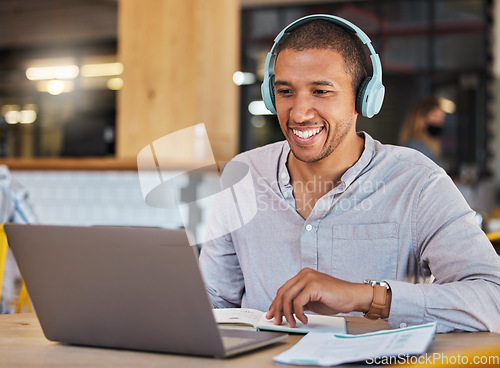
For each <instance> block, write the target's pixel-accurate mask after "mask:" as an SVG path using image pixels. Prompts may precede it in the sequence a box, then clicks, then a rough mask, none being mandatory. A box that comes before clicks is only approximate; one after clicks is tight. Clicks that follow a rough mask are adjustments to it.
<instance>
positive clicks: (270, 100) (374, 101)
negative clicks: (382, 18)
mask: <svg viewBox="0 0 500 368" xmlns="http://www.w3.org/2000/svg"><path fill="white" fill-rule="evenodd" d="M321 19H322V20H327V21H329V22H332V23H335V24H337V25H339V26H341V27H342V28H344V29H345V30H347V31H349V32H352V33H355V34H356V35H357V36H358V37H359V39H360V40H361V42H363V44H364V45H366V46H367V47H368V49H369V50H370V60H371V62H372V68H373V75H372V77H368V78H366V79H365V80H364V81H363V82H362V83H361V86H360V88H359V90H358V91H357V96H356V110H357V111H358V112H359V113H361V114H362V115H363V116H366V117H368V118H371V117H373V116H374V115H376V114H378V112H379V111H380V109H381V107H382V103H383V100H384V95H385V87H384V85H383V84H382V64H381V62H380V57H379V55H378V54H377V53H376V52H375V49H374V48H373V46H372V44H371V41H370V38H369V37H368V36H367V35H366V33H364V32H363V31H362V30H361V29H360V28H359V27H357V26H356V25H354V24H352V23H351V22H349V21H348V20H345V19H343V18H340V17H337V16H334V15H329V14H316V15H308V16H305V17H302V18H300V19H297V20H296V21H294V22H292V23H290V24H289V25H288V26H286V27H285V28H284V29H283V30H281V32H280V33H278V35H277V36H276V38H275V39H274V44H273V46H272V48H271V51H269V53H268V54H267V56H266V62H265V68H264V81H263V82H262V86H261V92H262V98H263V100H264V103H265V105H266V107H267V109H268V110H270V111H271V112H272V113H273V114H276V106H275V96H274V64H275V62H276V57H277V55H276V53H275V49H276V47H277V45H278V43H279V41H280V40H281V39H282V38H283V36H284V35H285V34H286V33H290V32H292V31H293V30H294V29H296V28H298V27H299V26H301V25H303V24H305V23H308V22H311V21H313V20H321Z"/></svg>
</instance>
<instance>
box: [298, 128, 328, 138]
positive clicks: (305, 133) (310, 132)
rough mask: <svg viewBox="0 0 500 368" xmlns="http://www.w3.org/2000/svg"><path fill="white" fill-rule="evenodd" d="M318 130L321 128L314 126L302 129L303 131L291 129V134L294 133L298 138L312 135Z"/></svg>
mask: <svg viewBox="0 0 500 368" xmlns="http://www.w3.org/2000/svg"><path fill="white" fill-rule="evenodd" d="M320 131H321V128H316V129H312V130H304V131H301V130H297V129H293V134H295V135H296V136H297V137H299V138H303V139H306V138H310V137H312V136H313V135H316V134H318V133H319V132H320Z"/></svg>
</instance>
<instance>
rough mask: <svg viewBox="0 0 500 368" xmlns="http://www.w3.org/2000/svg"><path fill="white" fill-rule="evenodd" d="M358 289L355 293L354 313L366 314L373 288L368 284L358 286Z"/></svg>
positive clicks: (371, 299) (371, 298)
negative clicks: (355, 304)
mask: <svg viewBox="0 0 500 368" xmlns="http://www.w3.org/2000/svg"><path fill="white" fill-rule="evenodd" d="M358 285H359V289H358V290H357V292H356V295H357V298H356V301H357V306H356V308H355V309H354V310H355V311H356V312H362V313H367V312H368V311H369V310H370V306H371V305H372V301H373V287H372V286H371V285H368V284H358Z"/></svg>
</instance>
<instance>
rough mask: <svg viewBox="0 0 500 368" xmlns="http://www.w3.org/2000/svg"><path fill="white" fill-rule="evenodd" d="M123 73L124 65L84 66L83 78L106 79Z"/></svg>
mask: <svg viewBox="0 0 500 368" xmlns="http://www.w3.org/2000/svg"><path fill="white" fill-rule="evenodd" d="M122 73H123V64H122V63H100V64H85V65H82V69H81V74H82V77H106V76H111V75H120V74H122Z"/></svg>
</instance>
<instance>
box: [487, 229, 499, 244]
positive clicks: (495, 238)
mask: <svg viewBox="0 0 500 368" xmlns="http://www.w3.org/2000/svg"><path fill="white" fill-rule="evenodd" d="M486 235H487V236H488V239H490V242H494V241H499V240H500V231H494V232H492V233H487V234H486Z"/></svg>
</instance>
